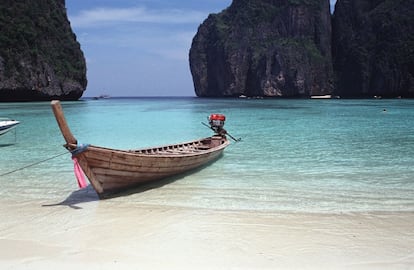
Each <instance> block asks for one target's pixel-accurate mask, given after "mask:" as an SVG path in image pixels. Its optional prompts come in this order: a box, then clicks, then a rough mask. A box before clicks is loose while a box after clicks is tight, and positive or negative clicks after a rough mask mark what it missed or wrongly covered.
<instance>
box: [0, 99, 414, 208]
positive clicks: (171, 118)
mask: <svg viewBox="0 0 414 270" xmlns="http://www.w3.org/2000/svg"><path fill="white" fill-rule="evenodd" d="M413 106H414V100H411V99H329V100H311V99H238V98H234V99H209V98H196V97H111V98H108V99H98V100H93V97H87V98H82V100H80V101H76V102H62V107H63V110H64V112H65V116H66V119H67V121H68V124H69V126H70V127H71V130H72V133H73V134H74V136H75V137H76V138H77V139H78V141H80V142H82V143H91V144H94V145H100V146H105V147H113V148H121V149H136V148H143V147H148V146H158V145H164V144H170V143H178V142H183V141H188V140H192V139H196V138H202V137H206V136H210V135H211V131H210V130H209V129H208V128H206V127H204V126H203V125H202V123H201V122H207V117H208V116H209V115H210V114H211V113H222V114H224V115H226V117H227V120H226V124H225V128H226V130H227V131H228V132H229V133H230V134H231V135H232V136H234V137H236V138H241V141H240V142H232V143H231V145H230V146H229V147H228V148H227V149H226V150H225V151H224V155H223V156H222V157H221V158H220V159H219V160H217V161H216V162H214V163H212V164H210V165H209V166H207V167H205V168H203V169H202V170H198V171H195V172H194V173H191V174H186V175H183V176H179V177H175V178H174V179H172V180H171V181H169V182H168V183H166V184H165V185H161V186H160V187H157V188H153V189H143V190H140V191H139V192H137V193H134V194H130V195H128V196H121V197H118V198H113V199H111V200H115V201H117V202H123V203H127V204H142V205H151V206H157V205H160V206H173V207H184V208H201V209H219V210H229V211H263V212H267V211H270V212H278V211H281V212H305V213H343V212H348V213H352V212H405V211H414V181H413V180H412V179H414V167H413V166H412V164H413V162H414V125H412V123H413V120H414V110H413ZM0 117H8V118H11V119H15V120H18V121H20V122H21V123H20V125H19V126H18V127H17V128H16V129H15V131H11V132H9V133H7V134H6V135H3V136H1V137H0V153H1V155H0V161H1V162H0V188H1V191H0V194H1V199H0V200H7V201H12V202H15V203H16V204H17V205H19V204H26V203H30V202H36V203H38V202H40V203H42V204H53V203H56V202H60V201H64V200H66V199H68V198H71V196H72V197H73V196H74V195H73V194H74V193H76V194H80V195H76V196H80V197H79V198H80V199H79V198H78V203H80V204H81V203H82V202H83V201H82V196H85V197H87V198H88V199H85V202H86V201H88V202H89V201H90V200H91V199H90V198H92V201H95V203H97V204H99V201H98V200H97V198H96V200H95V199H94V197H93V195H92V197H91V194H93V190H91V189H90V188H87V189H86V190H85V191H77V189H78V187H77V184H76V180H75V177H74V174H73V164H72V161H71V159H70V154H65V152H66V150H65V149H64V148H63V147H62V145H63V143H64V140H63V137H62V135H61V134H60V131H59V129H58V127H57V124H56V121H55V119H54V116H53V113H52V110H51V107H50V103H49V102H25V103H0Z"/></svg>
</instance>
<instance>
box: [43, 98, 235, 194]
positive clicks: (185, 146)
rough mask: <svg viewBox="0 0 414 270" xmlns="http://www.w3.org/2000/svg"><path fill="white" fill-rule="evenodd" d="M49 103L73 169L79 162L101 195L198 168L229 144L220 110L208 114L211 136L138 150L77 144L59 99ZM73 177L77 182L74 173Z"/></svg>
mask: <svg viewBox="0 0 414 270" xmlns="http://www.w3.org/2000/svg"><path fill="white" fill-rule="evenodd" d="M51 106H52V109H53V113H54V115H55V118H56V121H57V123H58V125H59V128H60V131H61V133H62V135H63V138H64V139H65V141H66V144H65V145H64V147H65V148H66V149H67V150H68V151H70V152H71V153H72V159H73V160H74V162H75V173H76V171H77V170H76V166H80V168H81V169H82V171H83V173H84V174H85V175H86V176H87V178H88V179H89V182H90V183H91V185H92V186H93V188H94V189H95V191H96V192H97V194H98V196H99V198H101V199H104V198H108V197H113V196H114V195H116V194H118V193H121V192H124V191H127V190H131V189H133V188H134V187H137V186H139V185H140V184H143V183H148V182H151V181H157V180H161V179H164V178H168V177H171V176H175V175H178V174H182V173H185V172H188V171H191V170H194V169H196V168H199V167H201V166H203V165H206V164H208V163H209V162H212V161H214V160H216V159H218V158H219V157H220V156H221V154H222V153H223V150H224V149H225V148H226V147H227V146H228V145H229V141H228V140H227V138H226V133H227V132H226V131H225V129H224V128H223V126H224V121H225V116H224V115H222V114H212V115H210V117H209V121H210V125H211V126H210V128H211V129H212V130H214V135H213V136H211V137H208V138H203V139H198V140H195V141H191V142H185V143H179V144H172V145H166V146H161V147H154V148H146V149H138V150H118V149H111V148H105V147H100V146H95V145H79V144H78V141H77V140H76V138H75V137H74V136H73V135H72V132H71V131H70V129H69V126H68V125H67V122H66V119H65V116H64V113H63V110H62V107H61V105H60V102H59V101H58V100H53V101H52V102H51ZM80 177H83V174H82V176H80ZM77 178H78V183H79V181H80V180H79V176H78V174H77ZM80 186H81V184H80Z"/></svg>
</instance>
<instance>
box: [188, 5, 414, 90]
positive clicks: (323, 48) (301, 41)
mask: <svg viewBox="0 0 414 270" xmlns="http://www.w3.org/2000/svg"><path fill="white" fill-rule="evenodd" d="M331 25H332V31H331ZM331 32H332V33H331ZM331 48H332V50H331ZM331 52H332V53H331ZM332 55H333V56H332ZM413 58H414V0H338V1H337V3H336V6H335V13H334V15H333V16H331V14H330V11H329V0H233V3H232V4H231V6H230V7H228V8H227V9H225V10H224V11H222V12H221V13H219V14H211V15H210V16H209V17H208V18H207V19H206V20H205V21H204V22H203V23H202V24H201V25H200V27H199V29H198V32H197V34H196V35H195V37H194V39H193V43H192V46H191V49H190V69H191V73H192V76H193V82H194V87H195V92H196V94H197V95H198V96H202V97H203V96H209V97H214V96H215V97H221V96H240V95H246V96H267V97H301V96H302V97H308V96H311V95H326V94H334V95H339V96H341V97H372V96H382V97H398V96H402V97H414V79H413V78H414V59H413Z"/></svg>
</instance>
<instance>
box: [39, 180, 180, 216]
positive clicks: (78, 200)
mask: <svg viewBox="0 0 414 270" xmlns="http://www.w3.org/2000/svg"><path fill="white" fill-rule="evenodd" d="M185 175H186V174H184V175H180V176H175V177H170V178H166V179H164V180H159V181H156V182H153V183H146V184H141V185H139V186H137V187H132V188H131V189H128V190H126V191H122V192H114V193H111V194H108V195H105V197H104V198H101V199H100V198H99V196H98V194H97V193H96V191H95V190H94V189H93V187H92V185H88V186H87V187H86V188H83V189H79V190H76V191H74V192H72V193H71V194H70V195H69V196H68V197H67V198H66V199H65V200H63V201H62V202H59V203H53V204H43V205H42V207H50V206H69V207H70V208H72V209H82V207H80V206H78V205H79V204H82V203H87V202H94V201H99V200H106V199H111V198H116V197H125V196H129V195H132V194H136V193H142V192H145V191H147V190H151V189H156V188H160V187H162V186H164V185H167V184H170V183H172V182H175V181H177V180H179V179H181V178H183V177H184V176H185Z"/></svg>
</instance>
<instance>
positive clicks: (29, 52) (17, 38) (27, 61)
mask: <svg viewBox="0 0 414 270" xmlns="http://www.w3.org/2000/svg"><path fill="white" fill-rule="evenodd" d="M86 85H87V80H86V64H85V58H84V56H83V53H82V51H81V49H80V45H79V43H78V42H77V41H76V37H75V35H74V34H73V32H72V30H71V27H70V23H69V21H68V19H67V15H66V8H65V1H64V0H36V1H16V0H2V1H1V3H0V101H36V100H50V99H54V98H57V99H61V100H77V99H79V98H80V97H81V96H82V94H83V91H84V90H85V88H86Z"/></svg>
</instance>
